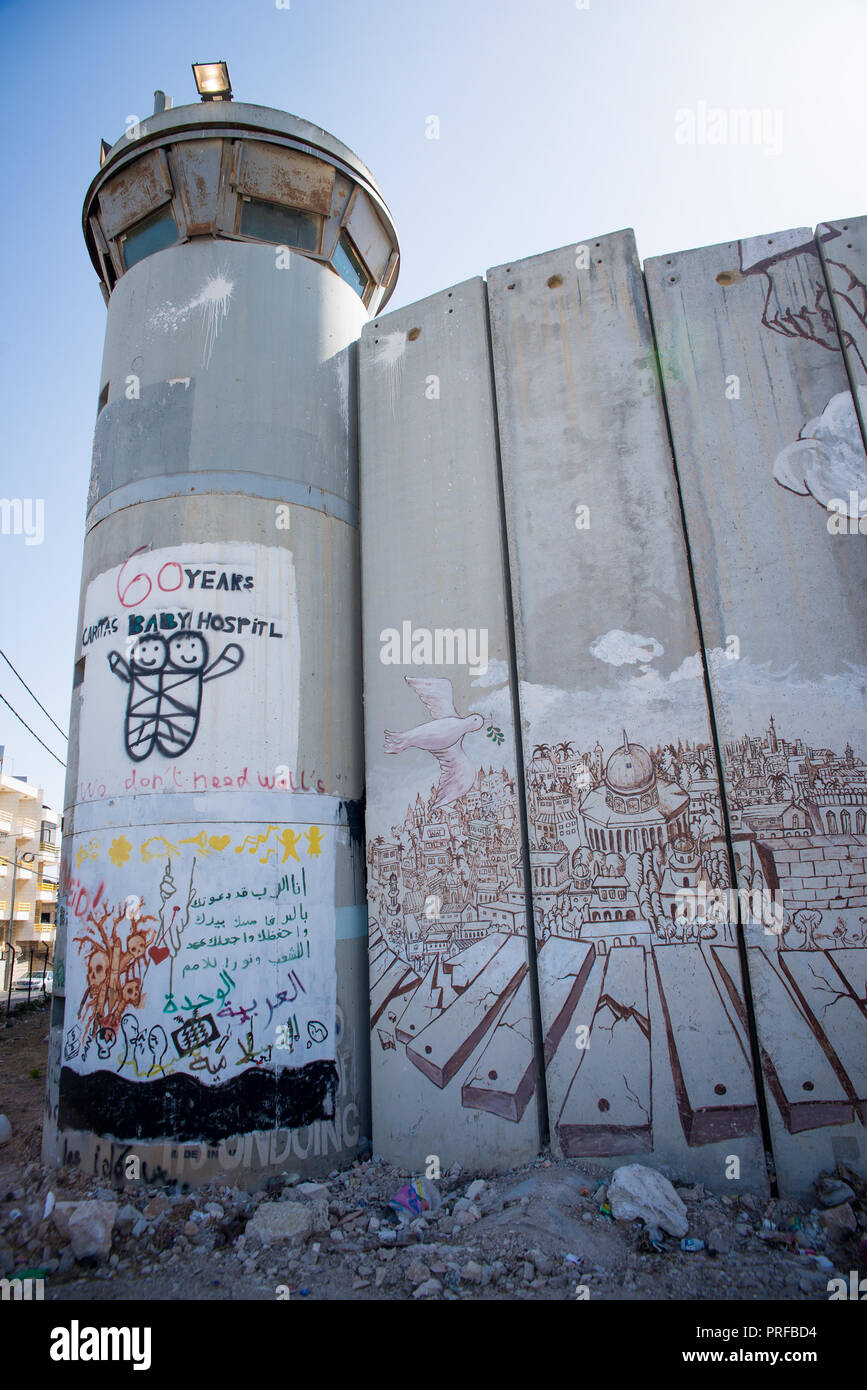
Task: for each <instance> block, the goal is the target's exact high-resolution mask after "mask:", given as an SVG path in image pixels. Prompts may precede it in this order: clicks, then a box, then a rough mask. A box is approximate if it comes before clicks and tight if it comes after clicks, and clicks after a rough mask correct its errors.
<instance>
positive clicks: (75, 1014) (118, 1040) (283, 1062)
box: [61, 823, 337, 1138]
mask: <svg viewBox="0 0 867 1390" xmlns="http://www.w3.org/2000/svg"><path fill="white" fill-rule="evenodd" d="M228 828H229V830H230V832H231V833H229V834H227V833H225V832H226V829H227V827H226V825H225V824H221V825H217V826H206V827H204V828H202V829H201V830H199V831H198V834H194V833H192V831H193V830H195V829H196V827H189V828H188V833H187V834H183V833H182V829H183V828H182V827H174V831H175V833H174V837H173V839H172V840H169V839H168V838H164V837H159V839H160V840H161V843H160V844H155V839H156V838H157V837H153V836H146V835H144V834H142V833H138V834H136V833H135V832H133V831H128V832H126V833H125V834H123V835H119V836H114V837H109V838H108V841H107V842H105V841H104V842H103V843H98V844H97V857H96V860H95V862H94V861H88V865H87V870H86V873H85V874H82V871H81V870H79V874H80V875H81V876H80V877H73V876H70V875H69V874H67V875H66V876H65V878H64V881H63V882H62V884H61V892H62V895H63V897H64V901H65V905H66V910H67V921H68V923H69V928H70V942H71V946H70V949H69V950H68V953H67V965H66V980H67V986H66V988H67V1006H66V1019H65V1039H64V1056H65V1059H66V1066H65V1068H64V1076H63V1085H62V1088H61V1114H62V1116H63V1119H64V1121H65V1122H66V1123H67V1124H71V1125H74V1122H75V1121H76V1117H77V1119H78V1121H80V1120H81V1119H83V1118H86V1119H87V1121H88V1123H87V1125H86V1126H85V1125H82V1124H80V1123H79V1124H78V1125H77V1126H76V1125H74V1127H87V1128H92V1129H94V1130H95V1131H96V1132H98V1133H99V1132H110V1133H112V1134H114V1135H116V1136H118V1137H134V1136H137V1137H146V1136H148V1135H161V1134H174V1135H176V1137H178V1138H187V1137H189V1138H192V1137H196V1136H198V1137H205V1138H216V1137H222V1136H221V1135H220V1134H219V1127H220V1122H221V1115H222V1114H223V1112H224V1111H225V1110H226V1109H227V1107H228V1106H229V1103H230V1099H231V1104H233V1105H235V1104H244V1105H249V1107H250V1108H249V1109H247V1110H245V1111H244V1115H245V1123H246V1122H247V1121H249V1124H250V1127H251V1128H257V1127H262V1128H269V1127H272V1126H274V1125H279V1124H281V1123H283V1124H286V1123H289V1122H290V1121H289V1119H288V1118H287V1117H290V1116H291V1117H292V1127H294V1125H295V1124H308V1123H310V1122H311V1121H312V1120H314V1119H318V1118H323V1117H328V1116H330V1115H331V1113H332V1109H333V1099H334V1088H335V1085H336V1082H337V1066H336V1054H335V1046H336V1041H335V1033H336V1011H337V1001H336V993H335V991H336V982H335V973H334V914H333V909H332V908H331V904H332V900H333V872H334V852H335V845H336V831H335V829H334V828H333V827H322V826H318V825H306V826H297V825H296V826H281V825H272V826H268V827H267V828H266V829H265V830H264V832H263V829H262V828H261V827H259V826H250V825H245V824H243V823H240V824H231V825H230V826H229V827H228ZM91 864H92V865H93V866H92V867H91ZM141 1083H146V1085H147V1089H146V1091H144V1092H143V1091H142V1088H141ZM193 1097H195V1108H194V1111H191V1108H190V1101H191V1099H192V1098H193ZM223 1123H225V1117H224V1116H223ZM129 1125H132V1126H133V1127H134V1128H133V1130H132V1131H131V1132H129V1131H128V1129H127V1128H126V1127H125V1126H129ZM226 1132H232V1131H231V1130H228V1131H226Z"/></svg>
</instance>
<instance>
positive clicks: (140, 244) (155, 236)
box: [120, 203, 178, 270]
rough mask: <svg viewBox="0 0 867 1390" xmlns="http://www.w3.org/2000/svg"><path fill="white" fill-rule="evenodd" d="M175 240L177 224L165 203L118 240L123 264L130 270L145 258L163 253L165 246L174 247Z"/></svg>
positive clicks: (169, 205) (169, 207) (168, 205)
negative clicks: (156, 253) (159, 252)
mask: <svg viewBox="0 0 867 1390" xmlns="http://www.w3.org/2000/svg"><path fill="white" fill-rule="evenodd" d="M177 239H178V228H177V224H176V223H175V219H174V217H173V216H172V209H171V204H168V203H167V204H166V206H165V207H164V208H160V210H159V212H155V213H154V214H153V216H152V217H146V218H145V220H144V221H143V222H139V223H138V225H137V226H135V227H133V228H132V229H131V231H128V232H124V234H123V236H122V237H121V238H120V244H121V249H122V251H123V263H124V265H125V266H126V268H127V270H130V269H131V268H132V267H133V266H134V265H136V264H137V263H138V262H139V261H143V260H144V258H145V256H153V255H154V253H155V252H157V251H165V249H166V247H167V246H174V244H175V242H176V241H177Z"/></svg>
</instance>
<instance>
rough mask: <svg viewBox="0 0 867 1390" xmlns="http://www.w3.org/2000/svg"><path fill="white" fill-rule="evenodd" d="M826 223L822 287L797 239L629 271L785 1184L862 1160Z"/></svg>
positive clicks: (859, 368) (847, 621)
mask: <svg viewBox="0 0 867 1390" xmlns="http://www.w3.org/2000/svg"><path fill="white" fill-rule="evenodd" d="M839 231H840V233H841V234H839V235H838V234H836V233H837V229H836V228H831V229H826V232H824V233H823V232H822V231H821V230H820V235H822V236H824V237H825V239H824V240H823V243H822V247H823V254H824V255H825V256H826V257H827V258H828V259H829V261H830V260H833V266H832V267H831V270H830V272H829V279H828V280H826V277H825V275H824V273H823V266H822V260H821V258H820V255H819V247H818V246H817V243H816V241H815V240H814V238H813V235H812V233H811V232H810V231H809V230H807V229H794V230H791V231H786V232H781V233H775V234H773V235H771V236H767V237H755V238H752V239H749V240H744V241H740V242H734V243H728V244H724V245H719V246H711V247H704V248H702V249H700V250H695V251H686V252H679V253H676V254H672V255H670V256H662V257H657V258H656V259H654V260H651V261H649V262H648V263H647V265H646V266H645V273H646V277H647V285H648V291H649V296H650V303H651V309H652V314H653V321H654V326H655V331H656V337H657V343H658V348H659V356H660V362H661V366H662V374H663V382H664V389H665V396H666V402H667V407H668V413H669V418H670V421H671V429H672V437H673V443H674V452H675V459H676V464H677V470H678V474H679V478H680V485H681V489H682V494H683V503H684V510H685V516H686V525H687V533H688V538H689V545H690V550H691V554H692V560H693V565H694V570H695V577H696V587H697V593H698V598H699V612H700V619H701V624H702V627H703V632H704V642H705V647H706V650H707V656H708V663H709V668H710V680H711V686H712V692H713V708H714V713H715V718H716V722H717V727H718V730H719V737H720V744H721V747H722V753H723V761H724V771H725V783H726V794H727V799H728V805H729V808H730V814H731V823H732V836H733V841H734V849H735V857H736V865H737V870H738V875H739V883H740V885H741V886H742V887H747V888H755V887H757V886H760V885H761V886H763V887H765V888H766V889H767V890H769V891H770V892H772V893H774V894H778V895H779V899H778V908H779V927H780V928H781V931H780V934H779V935H775V934H774V933H773V932H767V931H765V930H763V929H762V928H761V927H760V926H759V927H748V929H747V932H748V940H749V942H750V946H749V956H750V958H751V966H750V976H751V981H752V988H753V995H754V1000H755V1007H756V1022H757V1027H758V1033H759V1040H760V1043H761V1046H762V1057H763V1068H764V1073H765V1080H766V1089H767V1091H768V1094H769V1120H770V1124H771V1131H772V1135H773V1144H774V1152H775V1156H776V1163H777V1171H778V1176H779V1179H780V1183H781V1187H782V1189H783V1190H784V1191H788V1192H803V1191H805V1190H807V1188H808V1187H809V1184H810V1182H811V1181H812V1179H813V1178H814V1177H815V1176H816V1174H817V1173H818V1171H819V1170H820V1169H822V1168H833V1167H834V1165H835V1163H836V1162H838V1161H844V1162H846V1163H849V1164H851V1165H852V1166H853V1167H856V1168H861V1169H862V1170H864V1169H865V1164H867V1143H865V1137H864V1129H863V1125H862V1124H861V1123H860V1122H859V1120H858V1118H857V1117H858V1115H859V1113H860V1107H862V1106H863V1099H862V1097H863V1088H864V1087H863V1074H862V1069H861V1067H860V1066H859V1065H858V1063H857V1060H856V1054H857V1052H858V1049H859V1047H860V1046H861V1044H862V1039H861V1036H860V1029H861V1024H860V1023H859V1022H858V1019H859V1018H860V1017H861V1016H862V1015H863V1011H864V996H863V981H862V982H861V986H860V989H858V988H856V989H854V990H853V989H852V988H851V987H850V986H849V985H848V984H847V983H846V976H845V971H838V970H837V967H836V966H835V964H834V961H835V959H836V958H837V957H840V958H845V957H846V956H847V955H848V953H850V952H851V951H852V950H853V949H858V948H859V947H861V946H863V944H864V927H865V920H867V919H865V916H864V911H865V908H867V898H865V883H864V850H865V844H867V841H865V816H867V763H865V761H864V758H865V755H867V738H865V734H867V729H865V719H864V709H865V700H864V694H865V675H867V671H865V667H864V645H865V633H867V623H865V616H864V614H865V609H864V581H865V578H867V552H865V548H864V539H863V537H862V536H860V535H858V534H857V524H858V523H857V520H855V522H854V528H855V532H856V534H852V533H851V527H852V525H853V522H852V520H851V518H850V517H849V515H848V513H849V511H850V501H849V499H850V494H851V492H852V491H853V490H856V491H858V490H860V491H861V492H862V493H863V480H864V479H865V476H867V475H865V456H864V450H863V445H862V439H861V433H860V430H859V425H858V419H857V415H856V412H855V410H854V408H853V402H852V397H851V394H850V391H849V379H848V377H847V373H846V366H845V362H844V358H843V355H842V352H841V350H840V341H839V339H838V336H837V329H836V322H835V316H834V314H833V313H832V312H831V310H832V307H833V303H834V302H836V306H837V310H838V313H839V318H840V323H841V326H842V327H843V329H844V331H845V333H846V335H847V342H848V343H849V360H850V365H851V367H852V370H853V374H854V379H855V380H856V381H858V382H863V381H864V380H865V374H864V364H863V361H862V353H863V349H864V342H865V337H864V318H863V315H864V298H863V288H864V286H863V279H864V276H863V268H864V262H863V258H861V259H859V254H860V253H859V248H860V247H861V246H863V229H862V228H860V227H854V228H850V229H848V230H847V232H845V233H844V232H842V227H841V228H840V229H839ZM849 232H852V235H849ZM832 233H833V234H832ZM847 242H848V243H851V244H847ZM850 258H852V259H851V267H850ZM841 508H842V511H843V512H844V513H846V515H843V516H842V517H841V515H840V509H841ZM805 972H806V973H805ZM810 981H812V983H810ZM817 990H818V995H817Z"/></svg>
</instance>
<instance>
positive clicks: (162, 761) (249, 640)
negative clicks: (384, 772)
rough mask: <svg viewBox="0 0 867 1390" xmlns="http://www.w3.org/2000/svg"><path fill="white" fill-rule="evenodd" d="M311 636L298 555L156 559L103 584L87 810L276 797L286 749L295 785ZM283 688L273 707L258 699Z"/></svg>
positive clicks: (100, 579)
mask: <svg viewBox="0 0 867 1390" xmlns="http://www.w3.org/2000/svg"><path fill="white" fill-rule="evenodd" d="M298 632H299V628H298V600H297V595H296V588H295V572H294V565H293V560H292V554H291V552H290V551H288V550H286V549H281V548H276V547H265V546H257V545H219V546H217V545H200V544H190V545H184V546H172V547H166V548H163V549H156V550H151V549H149V548H147V547H143V548H142V550H140V551H136V552H134V554H132V555H131V556H129V558H128V559H127V560H126V561H124V563H123V564H122V565H118V566H116V567H115V568H113V569H111V570H108V571H106V572H105V573H103V574H100V575H97V576H96V578H95V579H93V580H92V581H91V582H90V584H89V585H88V587H87V593H86V597H85V604H84V622H83V628H82V632H81V635H80V651H81V655H82V657H83V671H84V681H83V688H82V707H81V734H80V743H79V747H80V758H79V763H80V767H81V768H82V775H81V776H80V777H79V784H78V789H77V799H78V800H79V801H101V800H103V799H105V798H108V797H111V796H120V795H124V794H125V793H133V794H136V795H137V794H138V793H139V792H167V791H168V792H181V791H189V792H205V791H215V790H222V789H224V788H225V789H227V790H231V789H240V790H243V789H245V788H247V789H250V790H259V789H268V788H273V787H274V786H275V770H274V763H275V759H274V755H273V751H272V750H273V749H275V748H277V749H279V750H280V763H281V764H283V765H286V766H287V767H288V768H289V769H290V770H291V771H292V772H293V774H294V771H295V767H296V758H297V752H298V736H297V727H298V709H299V682H300V671H299V663H298V645H299V635H298ZM119 647H120V649H119ZM124 686H125V687H126V701H125V705H124V703H122V702H121V700H119V699H118V696H119V695H121V693H122V688H123V687H124ZM278 688H279V690H280V692H281V697H280V699H279V700H271V701H269V702H268V703H267V704H266V705H264V706H263V705H262V703H261V701H260V700H259V699H258V698H257V692H259V691H262V690H268V689H278ZM227 728H231V730H232V737H231V738H227V737H226V729H227ZM311 772H312V769H311ZM311 781H312V778H311Z"/></svg>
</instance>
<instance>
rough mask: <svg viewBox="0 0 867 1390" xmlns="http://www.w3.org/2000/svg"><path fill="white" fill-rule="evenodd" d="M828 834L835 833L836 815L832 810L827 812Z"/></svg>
mask: <svg viewBox="0 0 867 1390" xmlns="http://www.w3.org/2000/svg"><path fill="white" fill-rule="evenodd" d="M828 834H829V835H836V834H837V817H836V816H835V815H834V812H833V811H829V812H828Z"/></svg>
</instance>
